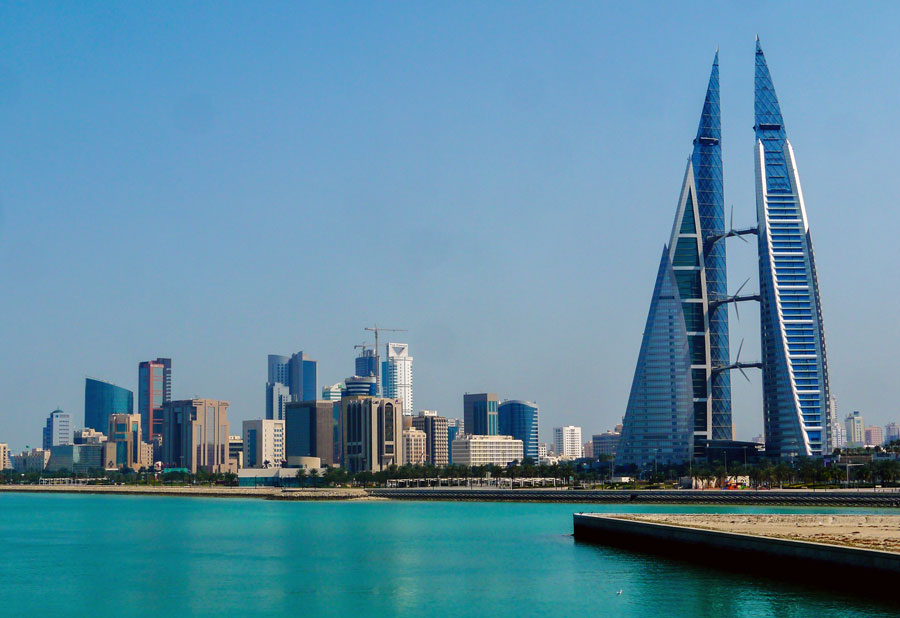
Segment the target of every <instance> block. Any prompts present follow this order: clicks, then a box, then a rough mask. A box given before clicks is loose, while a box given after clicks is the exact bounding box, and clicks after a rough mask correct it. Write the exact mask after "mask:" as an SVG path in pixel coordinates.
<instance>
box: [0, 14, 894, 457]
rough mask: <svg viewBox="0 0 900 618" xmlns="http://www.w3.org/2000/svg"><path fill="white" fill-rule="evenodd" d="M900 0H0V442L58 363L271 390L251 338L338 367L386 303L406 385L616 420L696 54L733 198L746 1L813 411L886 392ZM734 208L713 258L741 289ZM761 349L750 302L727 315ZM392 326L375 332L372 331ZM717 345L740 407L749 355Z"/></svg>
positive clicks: (754, 415)
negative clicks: (814, 318)
mask: <svg viewBox="0 0 900 618" xmlns="http://www.w3.org/2000/svg"><path fill="white" fill-rule="evenodd" d="M897 23H900V9H898V7H897V6H895V5H893V4H890V3H866V4H851V3H828V2H825V3H820V2H815V3H812V2H792V3H765V2H763V3H739V2H722V3H710V4H708V5H706V4H701V3H683V2H679V3H657V2H643V3H642V2H635V3H612V2H609V3H531V2H516V3H511V2H496V3H466V2H457V3H439V2H416V3H404V2H398V3H352V2H351V3H274V2H258V3H238V2H209V3H204V2H192V3H175V2H172V3H167V2H155V3H90V2H80V3H66V2H61V3H52V2H45V3H12V2H5V3H2V4H0V140H2V143H3V145H4V147H3V148H0V287H2V290H3V295H2V302H0V350H2V353H0V442H7V443H9V445H10V447H11V448H12V449H13V450H17V449H21V448H24V447H25V446H26V445H30V446H34V445H40V439H41V433H40V432H41V427H42V426H43V423H44V421H45V419H46V417H47V415H48V414H49V412H50V411H51V410H53V409H54V408H56V407H60V408H62V409H63V410H66V411H68V412H71V413H72V414H73V416H74V417H75V419H76V424H77V425H80V423H81V422H82V421H83V414H84V378H85V377H96V378H100V379H104V380H108V381H111V382H113V383H116V384H118V385H120V386H123V387H126V388H129V389H132V390H135V398H136V389H137V374H138V372H137V365H138V362H140V361H142V360H148V359H153V358H156V357H158V356H164V357H171V358H172V359H173V365H174V392H173V395H174V396H175V397H176V398H190V397H193V396H202V397H211V398H218V399H226V400H228V401H229V402H231V407H230V409H229V419H230V420H231V422H232V424H233V429H232V433H239V430H237V427H239V423H240V421H242V420H244V419H250V418H259V417H262V416H264V414H265V397H264V394H265V380H266V355H267V354H273V353H275V354H290V353H292V352H297V351H300V350H302V351H304V352H306V353H308V354H310V355H311V356H312V357H313V358H314V359H316V360H318V361H319V386H320V387H321V386H322V385H325V384H331V383H335V382H339V381H342V380H343V379H344V378H345V377H347V376H349V375H352V373H353V359H354V357H355V354H356V351H355V350H354V347H353V346H354V345H356V344H360V343H363V342H367V341H369V342H371V337H369V333H367V332H366V331H364V330H363V328H364V327H365V326H371V325H372V324H374V323H377V324H378V325H380V326H385V327H392V328H403V329H407V331H408V332H406V333H398V334H397V335H398V336H397V337H396V339H397V340H401V341H405V342H408V343H409V345H410V353H411V354H412V355H413V356H414V357H415V361H414V367H413V370H414V391H415V407H416V408H417V409H423V408H424V409H434V410H438V411H439V412H440V413H442V414H444V415H447V416H461V415H462V397H463V393H465V392H483V391H491V392H496V393H498V394H499V395H500V397H501V398H510V399H512V398H515V399H528V400H533V401H536V402H537V403H538V404H539V405H540V411H541V412H540V413H541V439H542V440H543V441H549V440H550V439H551V438H552V428H553V427H554V426H559V425H563V424H574V425H579V426H581V427H582V428H583V434H584V436H585V437H584V439H585V440H587V439H588V436H589V435H590V434H591V433H597V432H601V431H604V430H606V429H610V428H612V427H613V426H614V425H615V424H616V423H618V422H620V421H621V417H622V415H623V414H624V410H625V404H626V402H627V398H628V392H629V388H630V385H631V379H632V375H633V372H634V365H635V362H636V359H637V355H638V349H639V346H640V339H641V334H642V332H643V328H644V322H645V320H646V316H647V309H648V307H649V301H650V295H651V292H652V289H653V283H654V279H655V275H656V269H657V266H658V263H659V254H660V251H661V249H662V246H663V244H664V243H665V242H667V240H668V235H669V233H670V230H671V225H672V218H673V217H674V214H675V206H676V201H677V198H678V193H679V190H680V187H681V181H682V177H683V174H684V168H685V165H686V162H687V157H688V156H689V154H690V152H691V140H692V139H693V137H694V135H695V134H696V129H697V123H698V121H699V117H700V111H701V107H702V104H703V97H704V94H705V89H706V84H707V80H708V77H709V69H710V65H711V63H712V60H713V55H714V53H715V50H716V48H717V47H718V48H719V50H720V69H721V91H722V94H721V100H722V113H723V140H722V145H723V160H724V168H725V201H726V207H727V208H728V209H729V210H730V209H731V207H732V205H733V208H734V223H735V225H736V226H747V225H752V224H753V223H754V221H755V193H754V184H753V183H754V179H753V163H752V158H751V150H752V147H753V131H752V125H753V62H754V39H755V35H756V34H757V33H758V34H759V36H760V39H761V41H762V44H763V48H764V50H765V52H766V57H767V59H768V62H769V67H770V68H771V70H772V75H773V79H774V81H775V87H776V91H777V93H778V96H779V99H780V102H781V107H782V111H783V113H784V117H785V125H786V128H787V131H788V136H789V138H790V140H791V142H792V144H793V146H794V151H795V154H796V157H797V161H798V167H799V172H800V177H801V182H802V184H803V191H804V197H805V201H806V207H807V212H808V216H809V221H810V229H811V232H812V235H813V239H814V243H815V250H816V259H817V268H818V274H819V282H820V287H821V294H822V301H823V308H824V310H823V313H824V319H825V329H826V337H827V342H828V363H829V372H830V377H831V387H832V392H833V393H834V394H835V396H836V397H837V399H838V409H839V413H840V414H845V413H847V412H849V411H851V410H860V411H862V413H863V415H864V417H865V419H866V422H867V424H878V425H883V424H885V423H887V422H889V421H900V403H898V401H900V380H897V378H896V374H897V360H896V359H897V350H898V348H900V346H898V344H900V341H898V340H900V334H898V332H900V329H898V327H897V319H896V316H897V306H898V302H900V292H898V289H897V285H896V282H897V279H898V276H897V263H898V259H897V258H898V242H897V240H896V230H897V229H898V227H900V210H898V208H897V204H898V201H900V200H898V196H900V174H898V173H897V160H898V155H900V140H898V139H897V137H898V135H900V116H898V113H897V110H898V109H900V105H898V103H900V81H898V80H897V79H896V75H897V69H898V66H900V62H898V61H900V39H898V38H897V36H896V24H897ZM755 253H756V251H755V244H753V243H752V242H751V243H749V244H744V243H742V242H741V241H740V240H738V239H733V240H731V241H729V245H728V255H729V268H728V270H729V272H728V276H729V289H730V290H732V291H734V290H735V289H736V288H737V287H738V286H739V285H740V284H741V283H743V282H744V281H745V280H746V279H748V278H749V279H750V281H749V282H748V283H747V286H746V287H745V289H744V291H745V292H746V291H751V290H755V289H757V276H756V269H757V266H756V255H755ZM731 336H732V354H734V353H735V351H736V349H737V347H738V345H739V343H740V341H741V340H744V345H743V351H742V353H741V360H748V361H749V360H754V359H756V358H758V354H759V317H758V308H757V307H756V306H753V305H750V304H744V305H743V306H742V307H741V313H740V320H739V321H738V319H737V316H735V315H734V312H733V310H732V316H731ZM385 339H387V337H385ZM748 377H749V382H748V381H745V380H744V378H743V377H741V376H740V375H739V374H736V375H734V376H733V379H732V382H733V384H734V403H733V408H734V424H735V430H736V436H737V438H739V439H750V438H752V437H753V436H755V435H757V434H758V433H761V431H762V404H761V389H762V385H761V376H760V374H759V371H758V370H750V371H748Z"/></svg>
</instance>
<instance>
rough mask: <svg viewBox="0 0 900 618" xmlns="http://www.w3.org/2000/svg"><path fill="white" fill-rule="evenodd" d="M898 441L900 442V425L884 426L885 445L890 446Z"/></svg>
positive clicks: (890, 424)
mask: <svg viewBox="0 0 900 618" xmlns="http://www.w3.org/2000/svg"><path fill="white" fill-rule="evenodd" d="M896 440H900V425H898V424H897V423H888V424H887V425H885V426H884V443H885V444H890V443H891V442H894V441H896Z"/></svg>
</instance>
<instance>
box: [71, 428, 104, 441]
mask: <svg viewBox="0 0 900 618" xmlns="http://www.w3.org/2000/svg"><path fill="white" fill-rule="evenodd" d="M104 442H106V434H105V433H100V432H99V431H97V430H95V429H91V428H90V427H88V428H87V429H78V430H77V431H76V432H75V437H74V438H73V439H72V443H73V444H103V443H104Z"/></svg>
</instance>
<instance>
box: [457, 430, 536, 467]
mask: <svg viewBox="0 0 900 618" xmlns="http://www.w3.org/2000/svg"><path fill="white" fill-rule="evenodd" d="M452 450H453V463H454V464H461V465H463V466H467V467H472V466H486V465H488V464H493V465H495V466H505V465H507V464H509V463H512V462H513V461H522V457H523V444H522V441H521V440H516V439H514V438H513V437H512V436H484V435H465V436H461V437H457V438H456V439H455V440H454V441H453V446H452Z"/></svg>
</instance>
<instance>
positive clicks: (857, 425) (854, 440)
mask: <svg viewBox="0 0 900 618" xmlns="http://www.w3.org/2000/svg"><path fill="white" fill-rule="evenodd" d="M865 426H866V424H865V421H863V417H862V414H860V413H859V410H856V411H854V412H853V413H852V414H848V415H847V418H845V419H844V432H845V433H846V436H847V446H848V447H850V448H854V447H857V448H858V447H862V446H865V445H866V430H865Z"/></svg>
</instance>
